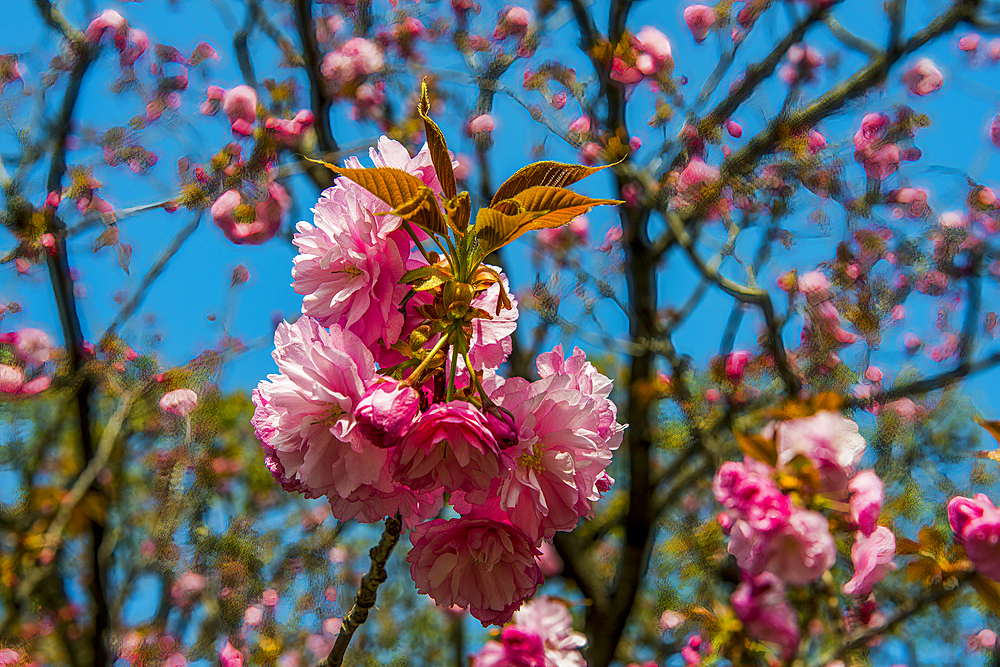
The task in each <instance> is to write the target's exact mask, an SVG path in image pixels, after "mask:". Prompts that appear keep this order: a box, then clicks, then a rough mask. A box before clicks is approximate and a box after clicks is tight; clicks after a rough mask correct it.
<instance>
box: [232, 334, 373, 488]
mask: <svg viewBox="0 0 1000 667" xmlns="http://www.w3.org/2000/svg"><path fill="white" fill-rule="evenodd" d="M274 344H275V350H274V352H273V353H272V354H271V356H272V357H273V358H274V361H275V363H277V365H278V370H279V374H276V375H274V374H272V375H269V376H268V379H267V380H262V381H261V382H260V384H258V385H257V388H256V389H254V391H253V402H254V405H255V406H256V409H255V410H254V416H253V419H252V420H251V423H252V424H253V426H254V431H255V433H256V435H257V439H258V440H260V441H261V444H262V445H263V447H264V453H265V462H266V463H267V466H268V468H269V469H270V470H271V474H272V475H273V476H274V477H275V479H276V480H277V481H278V482H279V483H281V485H282V486H283V487H284V488H285V489H286V490H291V491H300V492H302V493H304V494H305V495H306V496H307V497H310V498H316V497H318V496H321V495H330V496H339V497H342V498H344V497H347V496H348V495H349V494H350V493H352V492H354V491H355V490H357V489H358V487H359V486H361V485H363V484H374V483H376V482H378V481H379V479H380V477H381V475H382V470H383V468H384V467H385V463H386V459H387V454H386V452H385V450H382V449H378V448H376V447H372V446H371V445H369V444H367V443H366V442H364V441H363V439H362V435H361V432H360V430H359V429H358V428H357V421H356V419H355V417H354V412H355V407H356V406H357V405H358V403H360V402H361V399H362V398H363V397H364V395H365V392H366V390H367V389H368V387H370V386H371V385H372V384H373V383H374V381H375V361H374V359H372V355H371V353H370V352H369V351H368V350H367V348H365V346H364V344H363V343H362V341H361V339H360V338H358V337H357V336H355V335H354V334H352V333H351V332H350V331H344V330H343V329H341V328H340V327H339V326H337V325H333V326H331V327H330V329H329V330H327V329H324V328H323V327H322V326H320V325H319V323H318V322H317V321H316V320H314V319H312V318H310V317H305V316H303V317H300V318H299V319H298V320H297V321H296V322H295V323H294V324H287V323H284V322H283V323H281V324H279V325H278V328H277V331H275V334H274ZM386 491H387V492H388V491H392V487H391V486H388V487H387V488H386Z"/></svg>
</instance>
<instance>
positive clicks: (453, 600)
mask: <svg viewBox="0 0 1000 667" xmlns="http://www.w3.org/2000/svg"><path fill="white" fill-rule="evenodd" d="M410 542H411V543H412V544H413V548H412V549H411V550H410V553H409V554H408V555H407V556H406V560H407V562H408V563H410V574H411V575H412V576H413V581H414V583H415V584H416V586H417V591H418V592H420V593H422V594H427V595H430V597H431V598H433V599H434V601H435V602H436V603H437V604H438V606H440V607H450V606H451V605H458V606H459V607H462V608H463V609H466V608H468V609H469V612H470V613H471V614H472V615H473V616H474V617H475V618H477V619H479V620H480V621H481V622H482V623H483V625H484V626H486V625H489V624H491V623H492V624H496V625H501V624H503V623H506V622H507V621H509V620H510V618H511V616H512V615H513V613H514V611H515V610H516V609H517V608H518V607H520V606H521V603H522V602H523V601H524V599H525V598H527V597H530V596H531V595H532V594H534V592H535V589H536V588H537V587H538V584H540V583H541V581H542V573H541V571H540V570H539V569H538V565H537V564H536V563H535V556H537V555H538V554H539V551H538V550H537V549H536V548H535V547H534V545H533V544H532V540H531V538H529V537H528V536H527V535H525V534H524V533H523V532H522V531H521V530H520V529H518V528H517V527H515V526H512V525H510V524H507V523H500V522H499V521H494V520H493V519H486V518H480V519H475V518H468V517H462V518H459V519H450V520H448V521H445V520H444V519H434V520H433V521H428V522H426V523H422V524H420V525H419V526H417V527H415V528H414V529H413V530H412V531H411V532H410Z"/></svg>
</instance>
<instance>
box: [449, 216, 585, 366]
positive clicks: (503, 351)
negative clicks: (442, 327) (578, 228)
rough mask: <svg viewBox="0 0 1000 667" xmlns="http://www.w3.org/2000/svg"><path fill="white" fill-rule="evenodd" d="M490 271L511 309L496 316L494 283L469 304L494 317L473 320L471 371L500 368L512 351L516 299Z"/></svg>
mask: <svg viewBox="0 0 1000 667" xmlns="http://www.w3.org/2000/svg"><path fill="white" fill-rule="evenodd" d="M570 224H572V223H570ZM491 268H493V269H494V270H496V272H497V273H499V274H500V280H501V281H502V284H503V289H504V292H506V293H507V296H508V298H509V299H510V302H511V305H512V306H513V308H504V309H502V310H501V311H500V314H499V315H498V314H496V308H497V300H498V299H499V298H500V284H501V283H493V284H492V285H490V287H489V289H487V290H486V291H485V292H483V293H482V294H480V295H479V296H477V297H476V298H475V299H473V300H472V304H471V305H472V306H473V307H474V308H482V309H483V310H485V311H486V312H488V313H489V314H490V315H491V316H493V319H489V320H488V319H485V318H476V319H474V320H473V321H472V338H471V339H470V340H469V360H470V361H471V362H472V368H473V370H477V371H481V370H483V369H486V368H490V369H495V368H499V367H500V366H501V365H502V364H503V362H505V361H507V357H508V356H510V353H511V350H513V349H514V344H513V341H512V340H511V334H513V333H514V330H515V329H516V328H517V316H518V310H517V299H515V298H514V295H513V294H512V293H511V291H510V283H509V282H507V276H506V275H504V273H503V272H501V271H500V267H497V266H494V267H491ZM463 367H464V362H463Z"/></svg>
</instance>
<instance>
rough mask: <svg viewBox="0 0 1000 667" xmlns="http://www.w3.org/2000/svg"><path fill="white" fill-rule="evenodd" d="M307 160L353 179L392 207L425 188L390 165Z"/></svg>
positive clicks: (402, 203)
mask: <svg viewBox="0 0 1000 667" xmlns="http://www.w3.org/2000/svg"><path fill="white" fill-rule="evenodd" d="M307 159H308V158H307ZM309 161H310V162H316V163H317V164H321V165H323V166H324V167H326V168H327V169H329V170H330V171H332V172H333V173H335V174H336V175H337V176H343V177H344V178H346V179H348V180H351V181H354V182H355V183H357V184H358V185H360V186H361V187H363V188H364V189H365V190H367V191H368V192H370V193H372V194H373V195H375V196H376V197H378V198H379V199H381V200H382V201H384V202H385V203H386V204H388V205H389V206H392V207H393V208H396V207H400V206H404V205H406V204H408V203H409V202H411V201H413V199H414V198H415V197H416V196H417V195H418V194H420V190H421V188H427V186H426V185H424V182H423V181H421V180H420V179H419V178H417V177H416V176H414V175H413V174H408V173H406V172H405V171H403V170H402V169H394V168H392V167H375V168H372V169H348V168H346V167H335V166H333V165H332V164H330V163H329V162H323V161H322V160H309Z"/></svg>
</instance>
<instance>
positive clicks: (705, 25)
mask: <svg viewBox="0 0 1000 667" xmlns="http://www.w3.org/2000/svg"><path fill="white" fill-rule="evenodd" d="M684 22H685V23H686V24H687V27H688V30H690V31H691V36H692V37H694V41H696V42H702V41H704V40H705V37H707V36H708V31H709V30H711V29H712V24H713V23H715V10H714V9H712V8H711V7H708V6H706V5H691V6H689V7H686V8H685V9H684Z"/></svg>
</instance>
